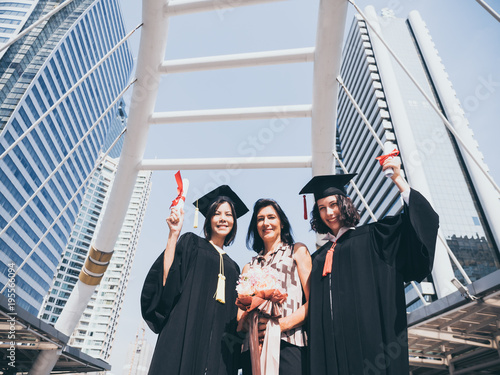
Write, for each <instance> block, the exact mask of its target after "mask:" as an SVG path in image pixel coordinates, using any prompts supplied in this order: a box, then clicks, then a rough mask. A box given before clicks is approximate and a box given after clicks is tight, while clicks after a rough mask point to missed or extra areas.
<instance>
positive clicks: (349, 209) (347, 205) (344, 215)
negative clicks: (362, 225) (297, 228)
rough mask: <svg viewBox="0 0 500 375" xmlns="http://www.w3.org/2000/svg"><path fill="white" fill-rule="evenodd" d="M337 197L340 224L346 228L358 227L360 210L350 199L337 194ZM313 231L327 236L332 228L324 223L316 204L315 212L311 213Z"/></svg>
mask: <svg viewBox="0 0 500 375" xmlns="http://www.w3.org/2000/svg"><path fill="white" fill-rule="evenodd" d="M335 197H337V204H338V206H339V210H340V222H341V223H342V225H343V226H345V227H355V226H356V225H358V223H359V220H360V217H359V213H358V210H356V207H354V205H353V204H352V201H351V199H350V198H348V197H346V196H343V195H338V194H335ZM309 222H310V223H311V229H312V230H313V231H315V232H316V233H320V234H326V233H331V230H330V228H329V227H328V226H327V225H326V224H325V223H324V221H323V220H322V219H321V215H320V214H319V209H318V203H317V202H316V203H315V204H314V207H313V210H312V211H311V220H310V221H309Z"/></svg>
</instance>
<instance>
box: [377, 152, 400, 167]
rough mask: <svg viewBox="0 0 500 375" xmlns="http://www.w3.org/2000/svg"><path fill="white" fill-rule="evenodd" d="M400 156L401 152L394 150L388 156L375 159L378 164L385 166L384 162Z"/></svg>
mask: <svg viewBox="0 0 500 375" xmlns="http://www.w3.org/2000/svg"><path fill="white" fill-rule="evenodd" d="M398 155H399V151H398V150H396V149H394V150H393V151H392V152H389V153H388V154H387V155H381V156H378V157H376V158H375V159H377V160H378V162H379V163H380V165H384V162H385V161H386V160H387V159H389V158H393V157H394V156H398Z"/></svg>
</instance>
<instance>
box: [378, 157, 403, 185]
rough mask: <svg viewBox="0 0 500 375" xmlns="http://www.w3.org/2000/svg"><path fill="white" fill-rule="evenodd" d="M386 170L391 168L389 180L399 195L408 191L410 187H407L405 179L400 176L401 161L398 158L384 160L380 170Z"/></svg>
mask: <svg viewBox="0 0 500 375" xmlns="http://www.w3.org/2000/svg"><path fill="white" fill-rule="evenodd" d="M387 168H392V170H393V171H394V174H393V175H392V176H391V179H392V181H393V182H394V184H396V186H397V187H398V189H399V191H400V192H401V193H402V192H403V191H405V190H409V189H410V185H408V182H407V181H406V179H405V178H404V177H403V176H402V175H401V159H400V158H399V157H395V158H388V159H386V160H385V162H384V165H383V166H382V170H383V171H385V170H386V169H387Z"/></svg>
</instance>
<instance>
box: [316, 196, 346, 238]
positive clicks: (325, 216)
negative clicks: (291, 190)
mask: <svg viewBox="0 0 500 375" xmlns="http://www.w3.org/2000/svg"><path fill="white" fill-rule="evenodd" d="M316 204H317V205H318V211H319V215H320V217H321V220H323V222H324V223H325V225H326V226H327V227H328V228H329V229H330V230H331V231H332V233H333V235H334V236H336V235H337V233H338V231H339V229H340V228H342V226H343V223H342V221H341V213H340V208H339V205H338V203H337V197H336V196H335V195H330V196H328V197H325V198H321V199H318V201H317V202H316Z"/></svg>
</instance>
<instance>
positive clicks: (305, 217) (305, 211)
mask: <svg viewBox="0 0 500 375" xmlns="http://www.w3.org/2000/svg"><path fill="white" fill-rule="evenodd" d="M303 197H304V220H307V201H306V195H305V194H304V195H303Z"/></svg>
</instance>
